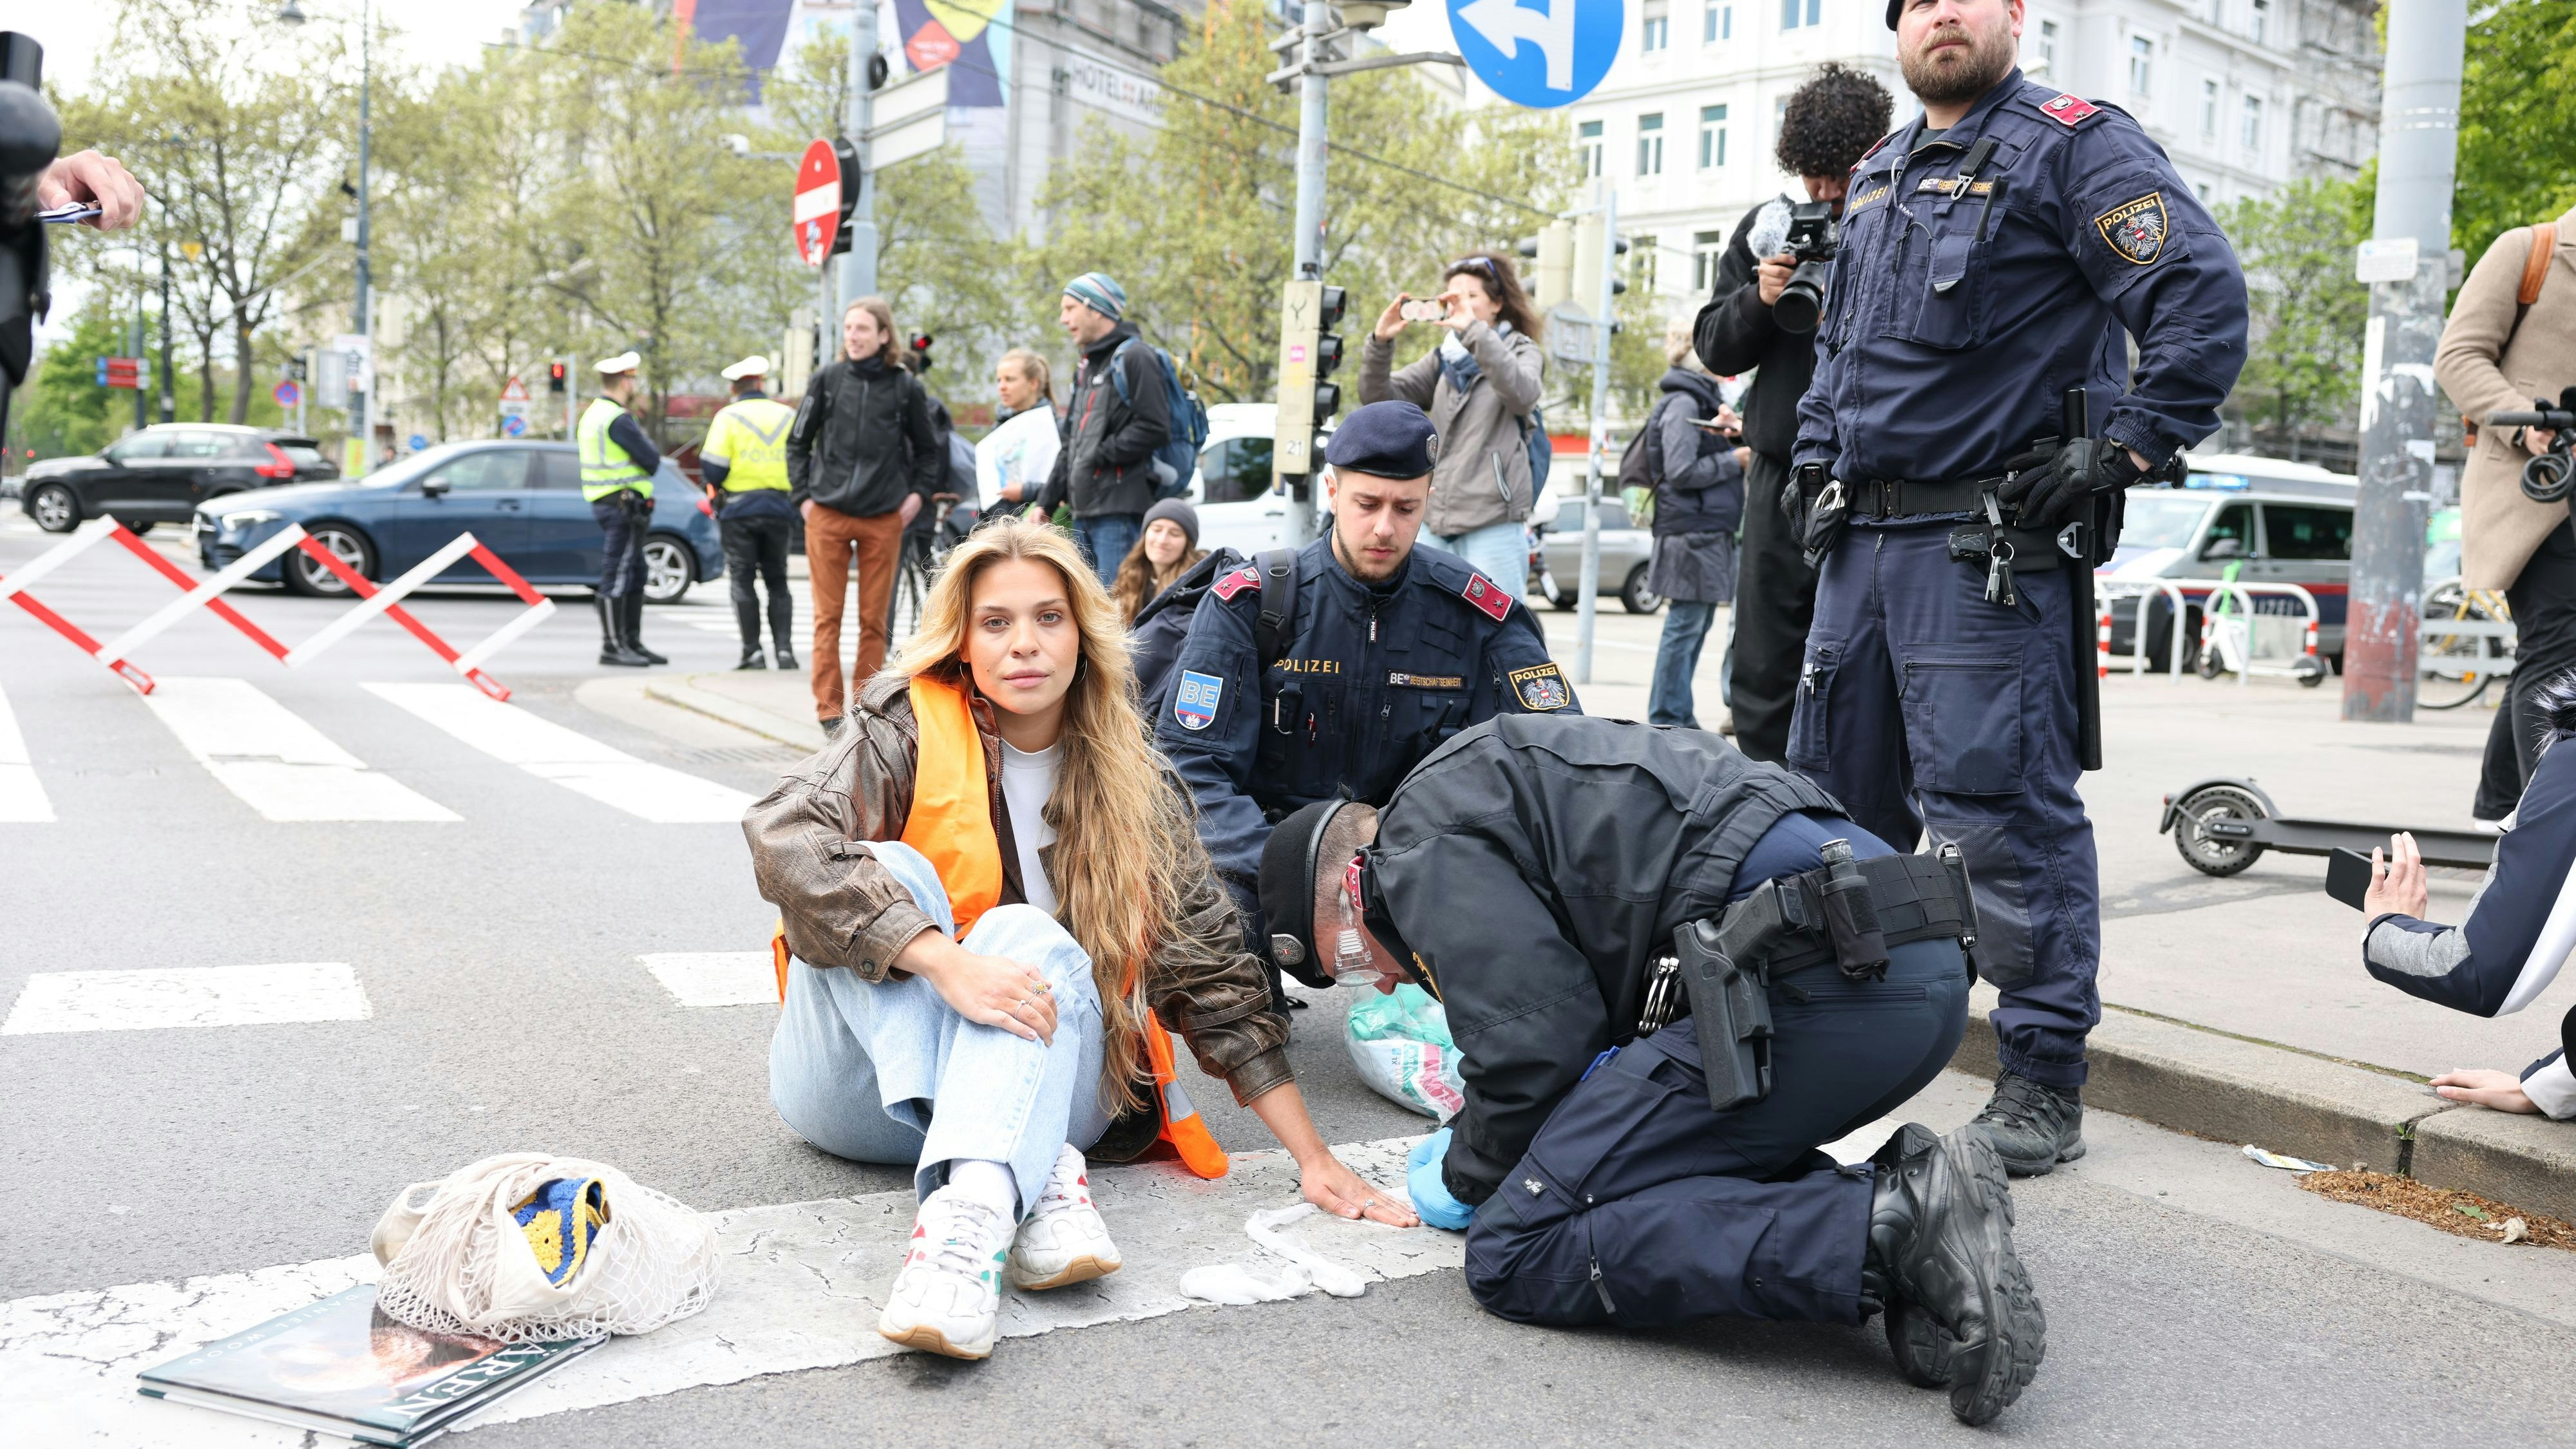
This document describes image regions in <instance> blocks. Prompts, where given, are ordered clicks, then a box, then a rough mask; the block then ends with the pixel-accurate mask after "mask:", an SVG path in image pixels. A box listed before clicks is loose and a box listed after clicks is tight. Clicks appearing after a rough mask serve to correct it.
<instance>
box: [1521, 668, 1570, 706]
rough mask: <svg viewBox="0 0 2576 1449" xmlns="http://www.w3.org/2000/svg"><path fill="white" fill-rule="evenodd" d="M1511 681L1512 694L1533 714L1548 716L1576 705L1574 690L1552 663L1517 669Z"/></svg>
mask: <svg viewBox="0 0 2576 1449" xmlns="http://www.w3.org/2000/svg"><path fill="white" fill-rule="evenodd" d="M1511 680H1512V693H1514V694H1515V695H1518V696H1519V697H1520V702H1521V708H1523V709H1525V710H1528V711H1529V712H1530V713H1532V714H1546V713H1548V712H1549V711H1551V710H1560V709H1563V708H1565V707H1566V706H1567V705H1569V704H1572V703H1574V690H1573V689H1572V688H1571V687H1570V686H1568V685H1567V684H1566V682H1565V676H1564V675H1563V674H1561V673H1559V672H1558V671H1557V667H1556V665H1555V664H1554V663H1552V662H1551V663H1547V664H1533V665H1531V666H1530V667H1529V668H1527V669H1515V670H1513V671H1512V674H1511Z"/></svg>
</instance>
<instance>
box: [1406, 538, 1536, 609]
mask: <svg viewBox="0 0 2576 1449" xmlns="http://www.w3.org/2000/svg"><path fill="white" fill-rule="evenodd" d="M1423 536H1424V537H1425V538H1428V539H1429V540H1430V541H1431V542H1432V544H1433V545H1434V546H1436V547H1439V548H1444V549H1447V550H1448V551H1449V552H1451V553H1454V554H1456V555H1458V557H1460V558H1463V559H1465V560H1466V561H1467V562H1468V563H1469V564H1471V565H1473V566H1474V567H1475V570H1476V572H1478V573H1480V574H1483V575H1484V576H1485V577H1486V578H1489V579H1492V580H1493V581H1494V582H1495V583H1498V584H1501V585H1502V586H1503V592H1504V593H1505V595H1506V596H1508V597H1509V598H1510V599H1511V600H1512V601H1513V602H1515V603H1518V602H1520V600H1521V598H1522V597H1523V596H1524V595H1526V594H1527V593H1529V526H1528V525H1527V524H1522V523H1512V522H1503V523H1488V524H1486V525H1485V526H1484V527H1482V528H1471V529H1468V530H1467V531H1466V532H1465V533H1453V534H1450V535H1448V536H1446V537H1443V536H1441V535H1439V534H1436V533H1434V534H1425V535H1423Z"/></svg>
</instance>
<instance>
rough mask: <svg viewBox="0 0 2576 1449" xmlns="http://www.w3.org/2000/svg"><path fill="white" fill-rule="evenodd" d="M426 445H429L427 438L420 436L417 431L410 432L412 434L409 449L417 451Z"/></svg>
mask: <svg viewBox="0 0 2576 1449" xmlns="http://www.w3.org/2000/svg"><path fill="white" fill-rule="evenodd" d="M428 446H429V439H428V438H426V437H423V436H422V435H421V434H419V433H414V434H412V435H411V450H412V451H413V452H415V453H417V452H419V451H421V450H422V449H424V448H426V447H428Z"/></svg>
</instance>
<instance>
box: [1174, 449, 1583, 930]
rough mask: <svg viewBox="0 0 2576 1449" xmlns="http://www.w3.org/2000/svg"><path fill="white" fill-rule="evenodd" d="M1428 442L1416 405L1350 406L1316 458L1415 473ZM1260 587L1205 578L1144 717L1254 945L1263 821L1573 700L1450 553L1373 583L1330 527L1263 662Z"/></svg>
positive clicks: (1498, 600) (1391, 474)
mask: <svg viewBox="0 0 2576 1449" xmlns="http://www.w3.org/2000/svg"><path fill="white" fill-rule="evenodd" d="M1435 455H1436V441H1435V436H1434V434H1433V433H1432V431H1431V423H1430V419H1429V418H1428V417H1426V416H1424V414H1423V412H1422V410H1421V409H1419V408H1417V407H1415V406H1414V405H1413V404H1411V403H1407V402H1381V403H1371V404H1369V405H1368V406H1367V407H1363V408H1360V409H1358V410H1357V411H1355V412H1353V413H1352V414H1351V415H1350V417H1349V418H1348V419H1347V420H1345V421H1344V423H1343V424H1342V426H1341V428H1340V429H1339V430H1338V431H1336V432H1335V433H1334V435H1333V440H1332V443H1331V445H1330V447H1329V448H1328V449H1327V452H1326V455H1325V456H1326V461H1328V462H1329V463H1331V464H1332V465H1333V467H1334V468H1335V469H1336V470H1337V471H1340V472H1345V473H1352V472H1356V473H1366V474H1371V475H1374V476H1377V477H1383V478H1414V477H1421V476H1423V475H1425V474H1428V473H1429V472H1430V471H1431V461H1432V458H1433V457H1434V456H1435ZM1262 595H1263V584H1262V579H1261V573H1260V570H1259V568H1258V566H1257V565H1248V566H1246V567H1244V568H1242V569H1238V570H1236V571H1235V572H1233V573H1230V574H1228V575H1226V576H1225V577H1224V578H1221V579H1219V580H1217V581H1216V584H1215V585H1214V586H1213V587H1212V588H1210V589H1209V590H1208V594H1207V597H1206V598H1204V599H1202V600H1200V602H1199V607H1198V612H1197V614H1196V615H1195V616H1194V617H1193V618H1192V619H1191V622H1190V632H1189V637H1188V639H1187V640H1186V641H1185V642H1184V643H1183V644H1182V646H1181V651H1180V657H1179V660H1178V662H1177V664H1176V666H1175V667H1174V670H1173V675H1172V683H1171V686H1170V688H1169V690H1168V691H1167V695H1166V700H1167V702H1165V703H1163V704H1162V706H1161V707H1160V708H1159V709H1158V710H1157V712H1156V720H1155V743H1156V744H1157V745H1158V746H1159V747H1160V748H1161V749H1162V751H1163V753H1164V754H1165V755H1166V756H1168V757H1169V758H1170V760H1171V762H1172V764H1173V766H1174V767H1175V768H1176V769H1178V770H1179V772H1180V775H1181V778H1182V779H1184V780H1186V781H1188V782H1189V786H1190V789H1191V791H1192V792H1193V793H1194V794H1195V795H1196V796H1197V798H1198V807H1199V835H1200V838H1201V839H1202V840H1203V841H1204V842H1205V843H1206V845H1207V848H1208V854H1209V855H1210V856H1211V857H1213V858H1214V859H1215V862H1216V866H1217V870H1218V872H1219V873H1220V874H1221V875H1222V876H1223V877H1224V878H1225V879H1226V881H1227V882H1228V884H1229V886H1230V887H1231V888H1232V889H1233V891H1234V893H1235V897H1236V899H1237V901H1238V902H1239V903H1241V904H1242V905H1243V907H1244V909H1245V911H1246V913H1247V916H1249V917H1252V920H1251V921H1250V924H1251V925H1252V926H1253V939H1255V940H1261V939H1264V938H1263V937H1262V936H1261V934H1260V930H1259V924H1260V923H1259V920H1258V911H1257V909H1256V906H1255V899H1254V883H1255V881H1256V880H1257V879H1258V877H1259V875H1260V869H1261V848H1262V846H1263V844H1264V843H1265V842H1267V841H1268V839H1269V837H1270V822H1271V821H1273V820H1276V819H1277V818H1278V817H1279V816H1281V815H1284V814H1286V813H1287V812H1289V811H1291V810H1294V809H1296V808H1297V807H1299V806H1301V805H1308V804H1312V803H1313V802H1315V801H1317V800H1324V799H1330V798H1332V797H1334V796H1336V795H1341V796H1347V797H1348V798H1351V799H1355V800H1365V801H1369V802H1370V803H1372V804H1376V803H1383V802H1384V801H1385V799H1386V798H1387V796H1388V795H1389V794H1390V793H1392V792H1393V791H1394V789H1395V786H1396V784H1397V782H1398V781H1400V780H1402V779H1403V778H1404V776H1405V773H1406V772H1407V771H1409V770H1411V769H1412V768H1413V767H1414V766H1415V765H1417V764H1420V763H1421V762H1422V759H1423V757H1424V756H1426V755H1428V754H1430V753H1431V752H1432V751H1433V750H1436V749H1438V748H1439V747H1440V746H1441V745H1442V744H1443V743H1444V742H1446V741H1447V740H1448V739H1449V737H1450V736H1452V735H1455V734H1456V733H1458V732H1459V731H1460V730H1463V729H1465V728H1467V727H1468V726H1469V725H1473V724H1477V723H1480V722H1482V721H1484V720H1487V719H1491V718H1492V717H1493V716H1495V715H1496V714H1500V713H1553V712H1565V713H1580V712H1581V711H1580V708H1579V706H1578V705H1577V704H1576V702H1575V698H1574V690H1573V687H1572V686H1571V685H1569V684H1568V683H1567V682H1566V679H1565V676H1564V675H1563V674H1562V673H1560V672H1559V671H1558V669H1557V666H1556V664H1555V662H1554V661H1552V660H1550V659H1549V658H1548V655H1547V641H1546V639H1545V637H1544V636H1542V635H1541V634H1540V632H1539V628H1538V624H1537V622H1536V621H1535V620H1533V619H1532V618H1531V617H1530V614H1529V610H1528V609H1527V608H1525V607H1523V606H1522V604H1521V603H1520V601H1519V600H1517V599H1513V598H1510V597H1508V595H1507V594H1506V592H1505V591H1504V590H1503V589H1502V588H1500V587H1498V586H1496V585H1495V584H1494V583H1493V582H1492V581H1490V580H1488V579H1487V578H1485V577H1484V575H1482V574H1479V573H1478V572H1476V570H1475V569H1473V568H1472V567H1470V566H1469V565H1468V564H1467V563H1466V562H1465V561H1464V560H1462V559H1460V558H1458V557H1457V556H1456V555H1454V554H1449V553H1444V552H1442V551H1440V550H1438V549H1434V548H1416V549H1414V551H1413V552H1412V554H1411V555H1410V556H1408V557H1407V558H1406V560H1405V562H1404V565H1403V567H1401V568H1400V569H1398V570H1397V571H1396V573H1395V576H1394V577H1393V578H1391V579H1388V580H1386V581H1385V582H1383V583H1377V584H1368V583H1363V582H1361V581H1360V580H1358V579H1355V578H1353V577H1352V576H1351V575H1350V574H1349V573H1348V572H1347V571H1346V570H1344V569H1343V567H1342V565H1341V563H1340V561H1339V560H1337V559H1336V558H1335V557H1334V556H1333V543H1332V539H1331V537H1330V535H1327V536H1326V537H1324V538H1320V539H1317V540H1316V541H1315V542H1313V543H1311V544H1308V545H1307V546H1306V547H1305V548H1303V549H1301V550H1299V551H1298V553H1297V555H1296V603H1295V609H1294V612H1293V613H1292V615H1291V616H1290V617H1289V618H1288V619H1287V620H1285V621H1284V625H1283V627H1282V628H1281V629H1280V631H1279V633H1278V635H1277V637H1278V639H1279V641H1280V645H1279V648H1280V652H1279V655H1278V657H1277V658H1275V659H1266V660H1265V659H1263V658H1261V657H1260V647H1259V644H1258V642H1257V636H1256V630H1255V628H1254V624H1255V620H1256V618H1257V617H1258V615H1259V612H1260V607H1261V602H1262ZM1265 954H1266V953H1265Z"/></svg>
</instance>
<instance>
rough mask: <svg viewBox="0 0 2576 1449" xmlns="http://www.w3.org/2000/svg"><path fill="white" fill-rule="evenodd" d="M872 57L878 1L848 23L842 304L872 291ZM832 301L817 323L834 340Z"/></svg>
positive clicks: (829, 346) (836, 325) (829, 348)
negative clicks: (854, 167)
mask: <svg viewBox="0 0 2576 1449" xmlns="http://www.w3.org/2000/svg"><path fill="white" fill-rule="evenodd" d="M876 58H877V0H859V3H858V5H857V6H856V7H855V13H854V14H853V15H852V16H851V18H850V103H849V113H848V119H847V120H846V121H845V122H844V123H843V124H844V126H845V127H846V129H847V131H848V133H849V138H850V144H851V145H852V146H855V147H857V148H858V152H859V196H858V200H857V202H856V203H855V204H853V205H852V207H851V208H850V249H849V251H848V252H846V253H844V254H843V255H842V257H841V277H840V281H841V286H840V296H839V298H838V299H837V300H839V301H840V302H841V303H842V304H843V305H847V304H849V303H851V302H855V301H857V300H858V299H859V298H861V297H872V296H874V295H876V290H877V177H876V164H875V160H874V158H873V157H872V156H871V154H870V153H871V152H872V151H873V150H874V149H875V148H874V147H872V146H870V145H869V144H868V128H869V127H870V126H872V125H874V124H875V115H874V113H875V110H876V101H875V97H874V95H873V92H874V91H875V90H876V79H877V78H876V64H875V62H876ZM833 300H835V299H833V298H830V297H826V298H825V299H824V317H823V319H822V323H823V325H824V326H825V327H828V328H830V329H832V336H833V338H834V339H837V338H838V336H839V331H840V325H841V324H840V319H839V318H837V317H834V316H832V315H831V303H832V302H833ZM833 346H834V344H833V343H831V342H827V343H826V344H825V345H824V347H823V355H824V356H826V357H829V356H831V355H832V353H833Z"/></svg>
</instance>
